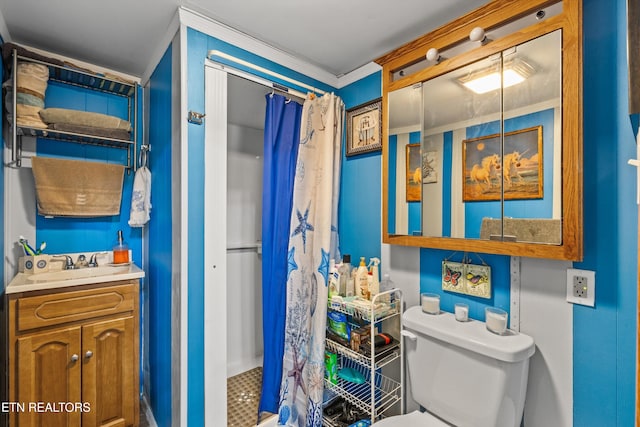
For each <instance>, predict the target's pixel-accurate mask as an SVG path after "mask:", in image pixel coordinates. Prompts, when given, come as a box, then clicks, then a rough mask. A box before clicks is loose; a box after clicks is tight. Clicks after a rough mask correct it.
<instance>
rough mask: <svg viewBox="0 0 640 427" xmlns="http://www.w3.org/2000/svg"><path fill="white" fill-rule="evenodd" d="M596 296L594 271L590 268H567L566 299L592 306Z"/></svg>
mask: <svg viewBox="0 0 640 427" xmlns="http://www.w3.org/2000/svg"><path fill="white" fill-rule="evenodd" d="M595 296H596V273H595V271H590V270H578V269H575V268H569V269H567V301H568V302H571V303H574V304H582V305H588V306H590V307H593V306H594V305H595Z"/></svg>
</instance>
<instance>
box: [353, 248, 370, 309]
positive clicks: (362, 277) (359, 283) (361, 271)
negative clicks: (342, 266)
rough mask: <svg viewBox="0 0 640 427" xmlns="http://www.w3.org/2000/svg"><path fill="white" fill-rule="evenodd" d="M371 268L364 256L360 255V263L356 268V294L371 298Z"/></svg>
mask: <svg viewBox="0 0 640 427" xmlns="http://www.w3.org/2000/svg"><path fill="white" fill-rule="evenodd" d="M368 277H369V270H367V264H366V263H365V262H364V257H360V265H359V266H358V269H357V270H356V283H355V286H356V296H358V297H361V298H365V299H369V279H368Z"/></svg>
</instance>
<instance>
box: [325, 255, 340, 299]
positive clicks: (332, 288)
mask: <svg viewBox="0 0 640 427" xmlns="http://www.w3.org/2000/svg"><path fill="white" fill-rule="evenodd" d="M339 280H340V275H339V273H338V269H337V268H336V262H335V260H334V259H332V260H331V261H330V262H329V278H328V280H327V282H328V283H327V286H328V288H329V301H331V297H332V296H334V295H338V287H339Z"/></svg>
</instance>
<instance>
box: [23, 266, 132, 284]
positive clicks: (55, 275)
mask: <svg viewBox="0 0 640 427" xmlns="http://www.w3.org/2000/svg"><path fill="white" fill-rule="evenodd" d="M129 270H130V268H129V266H128V265H126V266H120V267H110V266H106V267H87V268H80V269H77V270H62V271H51V272H48V273H40V274H33V275H30V276H28V277H27V280H28V281H30V282H36V283H37V282H52V281H56V282H57V281H60V280H73V279H85V278H89V277H99V276H108V275H113V274H118V273H124V272H128V271H129Z"/></svg>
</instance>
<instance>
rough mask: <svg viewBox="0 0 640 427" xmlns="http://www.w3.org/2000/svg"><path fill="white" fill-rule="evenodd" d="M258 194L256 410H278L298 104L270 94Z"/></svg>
mask: <svg viewBox="0 0 640 427" xmlns="http://www.w3.org/2000/svg"><path fill="white" fill-rule="evenodd" d="M266 100H267V113H266V117H265V127H264V173H263V194H262V251H263V252H262V330H263V337H264V359H263V365H262V366H263V371H262V395H261V396H260V405H259V408H258V414H259V415H260V414H262V413H263V412H264V411H268V412H272V413H276V412H277V411H278V403H279V392H280V381H281V379H282V356H283V353H284V328H285V318H286V314H285V305H286V285H287V283H286V282H287V251H288V246H289V230H290V222H291V221H290V220H291V206H292V201H293V181H294V175H295V169H296V159H297V157H298V146H299V143H300V118H301V115H302V105H300V104H298V103H297V102H294V101H288V100H286V99H285V97H284V96H281V95H275V94H268V95H266Z"/></svg>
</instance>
